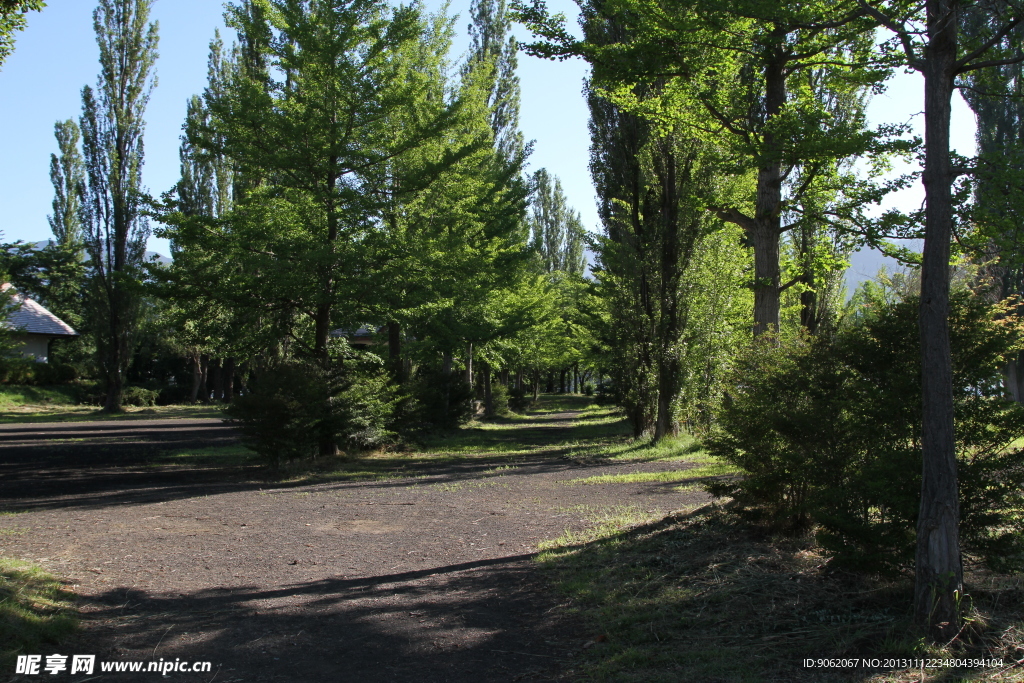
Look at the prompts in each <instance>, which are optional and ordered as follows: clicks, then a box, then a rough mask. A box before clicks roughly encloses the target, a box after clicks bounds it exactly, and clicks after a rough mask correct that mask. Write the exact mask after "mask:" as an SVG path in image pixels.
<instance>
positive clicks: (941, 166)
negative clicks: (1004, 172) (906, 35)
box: [914, 0, 963, 640]
mask: <svg viewBox="0 0 1024 683" xmlns="http://www.w3.org/2000/svg"><path fill="white" fill-rule="evenodd" d="M926 8H927V13H928V38H929V40H928V47H927V51H926V57H925V60H924V65H923V72H924V80H925V96H924V99H925V103H924V112H925V113H924V118H925V165H924V175H923V178H922V180H923V182H924V187H925V239H924V255H923V260H922V265H921V302H920V312H919V321H920V335H921V370H922V386H921V397H922V407H923V416H922V434H921V445H922V455H923V468H922V477H921V508H920V512H919V515H918V522H917V554H916V576H915V587H914V594H915V595H914V597H915V610H914V611H915V615H916V618H917V621H918V623H920V624H922V625H923V626H925V627H927V628H928V630H929V632H930V633H931V634H932V636H933V637H935V638H937V639H939V640H947V639H949V638H952V637H953V636H954V635H955V634H956V633H958V632H959V630H960V614H959V605H958V604H957V598H958V596H959V595H961V594H962V591H963V566H962V564H961V559H960V539H959V525H960V506H959V495H958V486H957V466H956V450H955V442H954V432H953V373H952V359H951V353H950V346H949V251H950V250H949V242H950V238H951V237H952V227H953V213H952V205H953V202H952V191H951V183H952V180H953V177H952V174H951V168H950V159H949V121H950V109H951V107H950V99H951V97H952V95H953V79H954V68H955V66H954V65H955V62H956V56H957V30H958V25H959V21H958V16H957V14H958V12H957V0H928V2H927V5H926Z"/></svg>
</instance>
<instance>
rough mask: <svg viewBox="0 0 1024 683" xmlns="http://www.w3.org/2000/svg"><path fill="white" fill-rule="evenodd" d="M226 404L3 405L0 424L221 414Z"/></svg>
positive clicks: (215, 415)
mask: <svg viewBox="0 0 1024 683" xmlns="http://www.w3.org/2000/svg"><path fill="white" fill-rule="evenodd" d="M222 415H223V406H220V405H209V406H151V407H148V408H138V407H134V406H125V407H124V409H123V412H120V413H113V414H111V413H104V412H103V411H102V410H100V409H99V408H97V407H96V406H80V405H79V406H76V405H32V404H23V405H13V404H8V405H7V406H3V405H0V424H18V423H36V422H93V421H103V422H108V421H118V420H160V419H197V418H218V417H221V416H222Z"/></svg>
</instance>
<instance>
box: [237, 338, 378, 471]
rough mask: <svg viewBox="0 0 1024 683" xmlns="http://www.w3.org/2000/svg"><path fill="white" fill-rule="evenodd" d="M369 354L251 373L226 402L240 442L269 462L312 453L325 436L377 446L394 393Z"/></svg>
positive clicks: (350, 444) (347, 444) (294, 362)
mask: <svg viewBox="0 0 1024 683" xmlns="http://www.w3.org/2000/svg"><path fill="white" fill-rule="evenodd" d="M372 358H374V357H364V356H360V355H356V354H338V355H335V357H334V358H333V359H332V362H331V364H330V365H329V366H328V367H326V368H325V367H324V365H323V364H322V363H321V362H311V361H304V360H299V359H291V360H281V361H278V362H275V363H273V364H271V365H269V366H268V367H265V368H262V369H260V370H258V371H257V372H256V373H255V377H254V379H253V380H251V381H250V383H249V385H248V387H247V392H246V393H245V394H243V395H242V396H239V397H237V398H236V399H235V401H234V402H233V403H232V404H231V405H230V406H229V407H228V409H227V411H226V412H227V415H228V422H230V423H232V424H234V425H237V426H238V427H239V428H240V430H241V432H242V441H243V443H244V444H245V445H246V446H247V447H248V448H250V449H251V450H253V451H255V452H256V453H257V454H258V455H259V456H260V457H261V458H263V459H264V460H265V461H266V462H268V463H269V464H270V465H272V466H274V467H279V466H280V465H281V464H282V463H284V462H287V461H290V460H296V459H300V458H309V457H316V455H317V454H318V453H320V452H322V448H321V447H322V444H323V443H324V441H325V440H333V441H334V443H336V444H337V445H338V446H339V447H341V448H366V447H370V446H376V445H380V444H381V443H384V442H385V441H386V440H387V439H389V438H390V437H392V436H393V434H392V432H390V431H389V430H388V428H387V427H388V423H389V421H390V418H391V416H392V413H393V411H394V407H395V403H396V397H395V396H394V391H393V389H392V388H391V387H390V386H389V385H388V381H387V377H386V375H385V373H384V372H383V370H382V369H381V367H380V365H379V363H374V362H372Z"/></svg>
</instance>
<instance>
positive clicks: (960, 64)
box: [953, 17, 1024, 75]
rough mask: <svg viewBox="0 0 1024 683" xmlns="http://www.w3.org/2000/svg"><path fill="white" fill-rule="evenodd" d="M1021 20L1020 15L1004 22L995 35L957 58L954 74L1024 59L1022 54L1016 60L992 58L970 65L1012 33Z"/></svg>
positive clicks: (1013, 62)
mask: <svg viewBox="0 0 1024 683" xmlns="http://www.w3.org/2000/svg"><path fill="white" fill-rule="evenodd" d="M1021 20H1022V19H1021V18H1019V17H1018V18H1014V19H1011V20H1010V21H1008V22H1007V23H1005V24H1003V27H1002V28H1001V29H1000V30H999V31H998V32H997V33H996V34H995V35H994V36H992V37H991V38H989V39H988V40H986V41H985V42H984V44H982V45H979V46H978V47H977V48H976V49H974V50H972V51H971V52H968V53H967V54H966V55H964V56H963V57H961V58H960V59H958V60H956V62H954V64H953V74H954V75H955V74H962V73H964V72H966V71H972V70H974V69H981V68H983V67H984V66H999V65H1001V64H1015V63H1016V62H1019V61H1021V60H1024V55H1022V56H1020V59H1016V60H1015V61H1009V62H1007V61H1004V60H990V61H989V62H978V63H977V64H974V65H971V66H968V65H969V64H970V62H971V60H972V59H977V58H978V57H980V56H981V55H983V54H985V53H986V52H988V50H989V48H991V47H992V46H993V45H996V44H997V43H999V41H1001V40H1002V39H1003V38H1005V37H1006V36H1008V35H1009V34H1010V32H1011V31H1013V29H1014V28H1016V27H1017V25H1018V24H1019V23H1020V22H1021Z"/></svg>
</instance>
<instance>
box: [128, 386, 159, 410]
mask: <svg viewBox="0 0 1024 683" xmlns="http://www.w3.org/2000/svg"><path fill="white" fill-rule="evenodd" d="M159 396H160V392H159V391H154V390H153V389H145V388H143V387H125V390H124V395H123V396H122V398H121V403H122V405H126V406H135V407H136V408H145V407H148V406H155V405H156V399H157V397H159Z"/></svg>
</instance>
